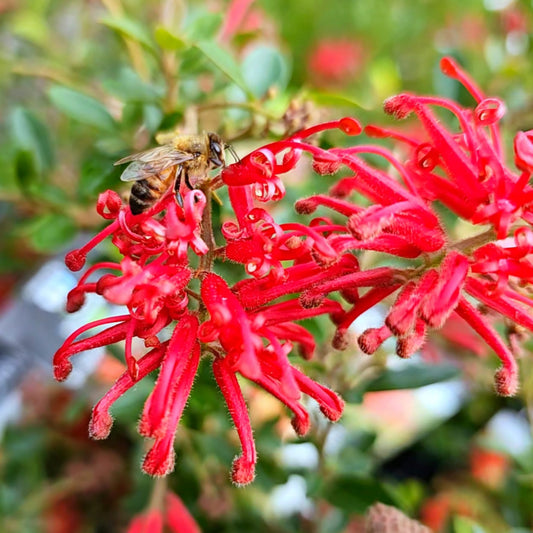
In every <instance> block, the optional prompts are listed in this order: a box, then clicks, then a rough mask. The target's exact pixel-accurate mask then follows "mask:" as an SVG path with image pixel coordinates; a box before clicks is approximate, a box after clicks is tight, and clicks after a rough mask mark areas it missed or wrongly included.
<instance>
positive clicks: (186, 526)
mask: <svg viewBox="0 0 533 533" xmlns="http://www.w3.org/2000/svg"><path fill="white" fill-rule="evenodd" d="M163 531H169V532H172V533H200V531H201V530H200V526H199V525H198V524H197V523H196V521H195V520H194V518H193V517H192V516H191V514H190V513H189V511H188V509H187V507H185V505H184V503H183V502H182V501H181V498H180V497H179V496H177V495H176V494H174V493H173V492H167V493H166V494H164V498H163V499H162V502H161V508H159V507H154V508H151V509H148V510H146V511H145V512H144V513H141V514H138V515H136V516H135V517H134V518H133V520H132V521H131V522H130V523H129V525H128V530H127V533H163Z"/></svg>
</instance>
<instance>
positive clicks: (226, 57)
mask: <svg viewBox="0 0 533 533" xmlns="http://www.w3.org/2000/svg"><path fill="white" fill-rule="evenodd" d="M195 47H196V48H197V49H198V50H200V52H202V54H203V55H204V56H205V57H206V58H207V59H209V61H211V62H212V63H213V64H214V65H215V66H216V67H217V68H218V69H219V70H220V71H221V72H223V73H224V74H225V75H226V76H227V77H228V78H229V79H230V80H231V81H233V83H235V85H237V86H238V87H240V88H241V89H242V90H243V91H244V92H245V93H246V94H247V95H248V96H250V97H252V98H253V93H252V92H251V91H250V89H249V88H248V86H247V85H246V82H245V81H244V78H243V77H242V73H241V69H240V68H239V65H238V64H237V63H236V62H235V60H234V59H233V57H232V56H231V55H230V54H229V53H228V52H226V51H225V50H223V49H222V48H220V47H219V46H218V45H217V44H215V43H213V42H210V41H202V42H199V43H196V44H195Z"/></svg>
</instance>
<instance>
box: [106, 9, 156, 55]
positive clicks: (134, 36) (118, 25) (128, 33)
mask: <svg viewBox="0 0 533 533" xmlns="http://www.w3.org/2000/svg"><path fill="white" fill-rule="evenodd" d="M100 22H101V23H102V24H104V25H105V26H107V27H108V28H111V29H113V30H115V31H116V32H118V33H119V34H120V35H122V36H123V37H127V38H129V39H131V40H133V41H135V42H137V43H139V44H141V45H142V46H144V47H145V48H147V49H148V50H150V52H153V53H156V52H157V49H156V46H155V43H154V41H153V40H152V38H151V37H150V35H149V34H148V32H147V31H146V29H145V28H144V26H142V25H141V24H140V23H139V22H137V21H136V20H133V19H131V18H129V17H126V16H124V15H121V16H118V17H114V16H108V17H104V18H102V19H100Z"/></svg>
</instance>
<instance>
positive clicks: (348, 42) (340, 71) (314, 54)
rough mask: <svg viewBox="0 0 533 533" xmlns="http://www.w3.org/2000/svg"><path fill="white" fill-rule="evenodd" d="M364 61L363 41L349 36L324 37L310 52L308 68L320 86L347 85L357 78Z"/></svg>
mask: <svg viewBox="0 0 533 533" xmlns="http://www.w3.org/2000/svg"><path fill="white" fill-rule="evenodd" d="M363 62H364V48H363V45H362V44H361V43H359V42H358V41H356V40H353V39H348V38H340V39H339V38H328V39H322V40H320V41H318V42H317V43H316V45H315V46H314V47H313V48H312V49H311V51H310V52H309V59H308V63H307V68H308V71H309V74H310V76H311V79H312V80H313V81H314V82H315V83H316V84H317V85H319V86H338V85H346V84H347V83H349V82H350V81H351V80H353V79H354V78H355V76H356V75H357V73H358V72H359V71H360V70H361V67H362V66H363Z"/></svg>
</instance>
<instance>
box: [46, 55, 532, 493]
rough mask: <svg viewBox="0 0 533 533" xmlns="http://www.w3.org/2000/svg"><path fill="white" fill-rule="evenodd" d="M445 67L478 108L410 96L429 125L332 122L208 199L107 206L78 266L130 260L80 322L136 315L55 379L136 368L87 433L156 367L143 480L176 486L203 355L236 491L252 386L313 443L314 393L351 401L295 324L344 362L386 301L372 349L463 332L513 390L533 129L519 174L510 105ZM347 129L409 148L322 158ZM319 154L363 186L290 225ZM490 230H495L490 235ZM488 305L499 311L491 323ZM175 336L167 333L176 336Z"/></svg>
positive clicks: (328, 198)
mask: <svg viewBox="0 0 533 533" xmlns="http://www.w3.org/2000/svg"><path fill="white" fill-rule="evenodd" d="M441 67H442V70H443V71H444V72H445V73H446V74H447V75H449V76H451V77H453V78H455V79H457V80H459V81H460V82H461V83H462V84H463V85H464V86H465V87H466V88H467V89H468V90H469V91H470V93H471V95H472V96H473V98H474V99H475V101H476V102H477V104H476V107H475V108H473V109H471V108H464V107H461V106H460V105H459V104H457V103H455V102H453V101H450V100H447V99H443V98H436V97H422V96H415V95H412V94H401V95H398V96H395V97H392V98H390V99H389V100H387V102H386V103H385V110H386V112H387V113H389V114H392V115H394V116H395V117H397V118H399V119H402V118H405V117H407V116H408V115H414V117H415V118H416V119H417V123H416V128H411V129H407V130H403V131H395V130H393V129H384V128H379V127H377V126H368V127H366V128H365V129H364V130H363V128H362V127H361V125H360V124H359V122H358V121H357V120H355V119H353V118H342V119H340V120H337V121H332V122H327V123H323V124H318V125H315V126H312V127H310V128H307V129H305V130H302V131H300V132H298V133H296V134H294V135H292V136H290V137H289V138H286V139H283V140H280V141H276V142H273V143H270V144H267V145H264V146H262V147H261V148H259V149H257V150H254V151H253V152H251V153H250V154H248V155H247V156H245V157H244V158H243V159H242V160H240V161H239V162H237V163H235V164H232V165H230V166H228V167H226V168H224V169H223V170H222V172H221V174H220V175H219V176H218V177H217V178H215V179H214V180H212V181H211V182H210V183H208V184H206V185H203V186H202V187H203V188H202V190H192V191H189V192H188V193H187V194H186V195H184V197H183V202H182V203H183V205H180V204H178V203H177V202H176V201H175V198H174V197H173V195H172V194H171V193H169V194H167V195H165V196H164V197H163V198H162V199H161V200H160V201H159V202H158V203H157V204H156V205H154V206H153V208H151V209H150V210H149V211H147V212H145V213H142V214H140V215H136V216H134V215H132V214H131V212H130V211H129V208H128V207H127V206H125V205H123V204H122V202H121V200H120V198H119V197H118V195H117V194H116V193H113V192H112V191H107V192H105V193H103V194H102V195H101V196H100V199H99V201H98V205H97V209H98V212H99V213H100V214H101V215H102V216H103V217H104V218H106V219H109V220H110V221H111V222H110V224H109V225H108V226H107V227H106V228H105V229H104V230H103V231H102V232H100V233H99V234H98V235H97V236H96V237H95V238H94V239H92V240H91V241H90V242H89V243H87V245H85V246H84V247H82V248H81V249H78V250H75V251H73V252H70V253H69V254H68V255H67V257H66V263H67V265H68V266H69V267H70V268H71V269H72V270H80V269H81V268H82V267H83V266H84V264H85V260H86V256H87V253H88V252H89V251H90V250H91V249H92V248H93V247H94V246H96V245H97V244H98V243H100V242H101V241H102V240H103V239H105V238H107V237H111V239H112V242H113V244H114V245H115V246H116V248H117V249H118V251H119V252H120V254H121V256H122V260H121V261H120V262H117V263H113V262H103V263H96V264H94V265H92V266H90V267H89V268H88V269H87V270H86V272H85V273H84V275H83V276H82V277H81V278H80V280H79V283H78V285H77V286H76V287H75V288H74V289H73V290H72V291H71V292H70V294H69V296H68V303H67V309H68V310H69V311H71V312H72V311H76V310H77V309H79V307H80V306H81V305H82V304H83V301H84V298H85V295H86V294H87V293H90V292H94V293H97V294H100V295H101V296H102V297H104V298H105V299H106V300H107V301H109V302H111V303H113V304H118V305H121V306H124V309H125V312H124V314H122V315H118V316H113V317H108V318H105V319H102V320H98V321H95V322H92V323H90V324H87V325H86V326H84V327H82V328H80V329H79V330H77V331H75V332H74V333H73V334H72V335H71V336H70V337H69V338H68V339H67V340H66V341H65V343H64V345H63V346H62V347H61V348H60V349H59V351H58V352H57V353H56V355H55V359H54V365H55V375H56V377H57V379H59V380H63V379H65V378H66V377H67V376H68V374H69V372H70V370H71V368H72V367H71V363H70V357H71V356H72V355H74V354H76V353H79V352H81V351H84V350H87V349H91V348H94V347H98V346H104V345H109V344H112V343H116V342H118V341H124V345H125V360H126V363H127V371H125V373H124V374H123V375H122V377H120V378H119V379H118V381H117V382H116V383H115V385H114V386H113V387H112V388H111V389H110V390H109V391H108V393H107V394H106V395H105V396H104V397H103V398H102V399H101V400H100V402H98V404H97V405H96V406H95V408H94V411H93V417H92V421H91V428H90V429H91V434H92V435H93V436H94V437H95V438H104V437H106V436H107V435H108V433H109V431H110V428H111V425H112V418H111V416H110V414H109V408H110V406H111V404H112V403H113V402H114V401H115V400H116V399H117V398H118V397H119V396H120V395H121V394H123V393H124V392H125V391H126V390H128V389H129V388H131V387H132V386H133V385H134V384H135V383H136V382H138V381H139V380H141V379H143V378H144V377H145V376H147V375H148V374H149V373H151V372H153V371H154V370H156V369H159V374H158V378H157V381H156V383H155V386H154V389H153V391H152V393H151V394H150V396H149V397H148V399H147V401H146V404H145V406H144V410H143V413H142V416H141V420H140V423H139V431H140V433H141V434H142V435H144V436H146V437H149V438H152V439H154V443H153V445H152V447H151V449H150V450H149V452H148V453H147V455H146V457H145V460H144V465H143V468H144V470H145V471H146V472H148V473H150V474H154V475H164V474H166V473H168V472H169V471H170V470H171V469H172V467H173V461H174V451H173V441H174V435H175V432H176V428H177V426H178V423H179V420H180V417H181V414H182V411H183V409H184V407H185V404H186V401H187V398H188V395H189V393H190V390H191V388H192V386H193V381H194V377H195V374H196V371H197V368H198V365H199V362H200V359H202V358H206V359H209V360H210V362H211V365H212V369H213V373H214V376H215V379H216V382H217V384H218V386H219V388H220V390H221V392H222V395H223V396H224V398H225V401H226V403H227V406H228V410H229V413H230V415H231V417H232V419H233V422H234V423H235V426H236V429H237V432H238V435H239V438H240V441H241V444H242V454H241V455H240V456H239V457H238V458H237V459H236V460H235V462H234V464H233V471H232V478H233V480H234V482H235V483H237V484H246V483H248V482H250V481H251V480H252V479H253V477H254V466H255V462H256V452H255V446H254V441H253V436H252V428H251V425H250V420H249V416H248V411H247V407H246V403H245V399H244V396H243V392H242V390H241V387H240V384H239V382H238V379H237V376H238V375H241V376H243V377H244V378H246V379H247V380H249V381H251V382H253V383H256V384H257V385H259V386H260V387H262V388H264V389H265V390H266V391H268V392H269V393H270V394H272V395H274V396H275V397H276V398H278V399H279V400H280V401H281V402H283V403H284V404H285V405H286V406H287V407H288V408H289V409H290V410H291V411H292V413H293V426H294V428H295V430H296V432H297V433H298V434H299V435H303V434H305V433H306V431H308V429H309V414H308V412H307V410H306V409H305V406H304V404H303V403H302V395H303V394H304V395H307V396H310V397H311V398H313V399H314V400H316V402H317V403H318V405H319V406H320V409H321V411H322V412H323V414H324V415H325V416H326V417H327V418H328V419H330V420H332V421H335V420H337V419H338V418H339V417H340V416H341V413H342V410H343V403H342V400H341V399H340V398H339V397H338V396H337V395H336V394H335V393H334V392H332V391H331V390H329V389H328V388H326V387H324V386H322V385H320V384H318V383H316V382H315V381H313V380H312V379H310V378H309V377H308V376H306V375H305V374H304V373H303V372H302V371H300V370H299V369H298V368H297V367H296V366H294V364H292V362H291V360H290V359H289V357H288V356H289V354H290V353H291V352H292V351H293V348H297V351H298V352H299V354H300V355H301V356H302V357H303V358H304V359H309V358H311V357H312V356H313V353H314V350H315V341H314V338H313V336H312V335H311V333H310V332H309V331H308V330H307V329H305V328H304V327H303V326H302V325H301V324H299V323H298V322H299V321H301V320H303V319H307V318H312V317H317V316H319V315H328V316H329V317H330V319H331V321H332V323H333V324H334V325H335V328H336V332H335V334H334V336H333V339H332V342H333V346H334V347H335V348H337V349H343V348H345V347H346V346H347V345H348V343H349V340H350V336H351V334H352V333H351V330H350V326H351V325H352V323H353V322H354V320H355V319H356V318H357V317H359V316H360V315H361V314H362V313H363V312H365V311H367V310H368V309H370V308H371V307H373V306H375V305H376V304H378V303H380V302H386V301H388V300H389V298H395V300H394V299H393V300H391V301H393V303H392V304H389V305H388V306H387V307H388V309H389V310H388V313H387V315H386V317H385V319H384V322H383V325H382V326H381V327H379V328H370V329H367V330H366V331H364V332H363V333H362V334H361V335H360V336H359V338H358V343H359V346H360V348H361V349H362V351H363V352H365V353H369V354H371V353H373V352H375V351H376V350H377V349H378V348H379V346H380V345H381V344H382V343H383V342H384V341H385V340H386V339H388V338H390V337H395V338H396V351H397V353H398V355H399V356H401V357H409V356H411V355H412V354H413V353H415V352H416V351H417V350H419V349H420V348H421V347H422V346H423V344H424V342H425V340H426V335H427V332H428V331H429V330H440V329H441V328H443V327H444V326H445V325H446V324H447V323H448V322H451V321H457V320H459V321H463V322H464V323H465V324H467V325H468V326H470V328H472V330H474V331H475V332H476V333H477V334H479V336H480V337H481V338H482V339H484V341H485V342H486V343H487V345H488V346H489V347H490V348H491V349H492V350H493V351H494V353H495V354H496V356H497V357H498V358H499V359H500V360H501V366H500V368H499V369H498V370H497V372H496V380H495V381H496V389H497V392H498V393H500V394H502V395H512V394H514V393H515V392H516V390H517V387H518V371H517V362H516V358H515V356H516V352H517V351H518V346H517V343H516V342H512V340H511V339H505V338H504V337H502V336H501V335H500V334H499V333H498V332H497V330H496V328H495V325H494V321H495V320H497V319H506V320H508V321H511V322H513V323H515V324H517V325H519V326H523V327H524V328H526V329H529V330H533V320H532V318H531V317H530V314H529V307H530V306H531V300H530V298H529V296H528V293H527V287H528V285H529V282H530V280H531V277H532V276H533V263H532V261H531V257H532V256H531V252H532V251H533V232H532V230H531V227H530V224H531V222H533V212H532V207H533V188H532V187H530V185H529V178H530V175H531V172H532V171H533V133H531V132H528V133H524V132H520V133H518V134H517V135H516V138H515V143H514V155H515V165H516V167H517V168H518V172H516V171H513V170H511V169H509V168H508V167H507V166H506V165H505V162H504V157H503V153H502V146H501V139H500V133H499V129H498V122H499V120H500V119H501V117H502V116H503V114H504V111H505V108H504V104H503V103H502V102H501V101H499V100H497V99H495V98H486V97H484V95H483V94H482V93H481V91H480V90H479V88H477V87H476V86H475V84H474V83H473V82H472V81H471V80H470V79H469V78H468V76H467V75H466V74H465V73H464V72H463V71H462V70H461V69H460V68H459V67H458V66H457V65H456V64H455V63H454V62H453V61H452V60H450V59H447V58H445V59H443V60H442V62H441ZM435 109H438V110H439V111H444V112H447V113H449V114H450V115H452V116H453V118H454V119H455V121H456V123H457V124H458V125H459V128H458V130H457V131H454V130H453V129H452V128H448V127H446V126H445V125H444V123H443V122H441V120H439V119H437V117H436V116H435V114H434V112H435ZM332 129H337V130H340V131H341V132H343V133H345V134H346V135H348V136H360V135H361V134H362V133H363V132H364V133H365V134H366V138H367V139H368V138H372V137H374V138H375V137H378V138H382V139H385V141H384V142H389V143H391V144H393V145H394V150H391V149H390V148H386V147H383V146H381V145H377V144H370V143H368V142H366V141H363V142H360V143H358V144H355V145H353V146H341V147H333V148H328V149H324V148H320V147H319V146H317V144H316V142H314V141H312V140H310V139H309V137H310V136H312V135H314V134H317V133H319V132H323V131H325V130H332ZM410 131H412V132H414V133H409V132H410ZM362 137H363V136H362V135H361V137H360V138H362ZM304 154H307V156H308V157H310V158H311V162H312V168H313V170H314V172H315V173H316V174H318V175H320V176H322V175H326V174H335V173H336V172H337V171H338V170H339V169H341V168H343V169H348V171H349V175H348V176H346V172H344V173H343V177H342V178H340V179H338V180H337V181H336V182H335V183H334V185H333V186H332V187H331V188H330V190H329V193H328V194H320V195H315V196H312V197H309V198H305V199H301V200H299V201H298V202H297V203H296V210H297V212H298V213H300V214H302V215H311V214H312V213H314V212H315V211H316V210H317V209H320V212H321V215H322V216H319V217H318V216H317V217H315V218H311V217H308V220H307V222H306V223H301V222H283V223H278V222H277V221H276V219H275V217H274V215H272V214H271V213H272V211H268V210H267V208H266V207H267V206H266V204H267V203H268V204H270V205H271V204H272V203H273V202H277V201H279V200H281V199H282V198H283V197H284V195H285V188H284V185H283V181H282V176H283V175H284V174H286V173H287V172H290V171H291V170H293V169H294V168H295V167H296V166H297V165H299V164H300V162H301V161H302V159H303V157H302V156H303V155H304ZM365 154H372V156H373V157H372V160H373V161H375V160H376V156H377V158H381V159H382V160H383V161H384V163H386V165H387V166H388V168H389V170H388V171H385V170H383V168H384V166H383V165H374V164H372V163H370V162H369V159H368V158H365ZM398 154H400V155H398ZM219 186H226V187H227V189H228V193H229V199H230V203H231V209H232V212H233V218H232V219H231V220H229V221H226V222H225V223H224V224H223V225H222V227H221V228H220V232H221V236H219V237H218V239H219V240H222V239H223V241H224V242H219V243H216V239H215V236H214V234H213V231H212V220H211V211H210V195H211V189H212V188H214V187H219ZM437 202H438V203H439V204H441V205H444V206H445V207H446V208H447V209H448V210H449V211H450V212H452V213H454V214H455V215H456V216H457V217H459V218H461V219H463V220H464V221H467V222H468V223H470V225H471V227H472V228H473V229H474V234H473V236H471V237H469V238H466V239H463V240H457V239H455V240H454V239H453V238H452V231H453V229H447V228H446V227H445V226H444V225H443V223H442V222H441V220H440V219H439V217H438V216H437V213H436V211H435V204H436V203H437ZM327 215H329V216H327ZM300 218H301V217H300ZM476 226H482V229H480V230H479V231H477V232H476V231H475V228H476ZM365 250H366V251H372V252H374V255H376V256H379V258H380V266H378V267H375V268H366V269H362V268H361V267H360V264H359V261H358V259H357V256H358V254H359V253H360V252H361V251H365ZM391 256H396V257H398V258H401V260H402V261H401V263H400V262H398V261H397V260H394V264H395V265H398V264H404V265H407V266H404V267H403V268H400V267H399V266H394V267H393V266H383V265H386V261H387V257H391ZM227 261H231V262H233V263H236V264H237V265H240V267H241V272H242V276H241V279H240V281H238V282H237V283H234V284H229V283H228V282H227V281H226V280H225V279H224V278H223V277H221V276H220V275H219V274H217V273H216V271H217V268H218V267H219V265H220V264H221V263H223V262H227ZM236 268H237V269H238V267H236ZM95 277H97V278H98V279H96V281H91V280H92V279H94V278H95ZM487 308H490V309H492V310H493V311H494V313H492V314H491V315H487V313H486V312H485V311H484V310H486V309H487ZM169 325H172V327H173V330H172V333H171V335H170V337H169V336H168V335H164V332H163V330H165V331H167V330H168V328H167V326H169ZM101 326H105V327H104V329H101V328H99V331H98V332H97V333H92V335H89V336H87V335H85V336H84V337H83V338H81V339H78V337H79V336H80V335H82V334H85V333H86V332H87V331H89V330H91V329H93V328H96V327H101ZM134 337H136V338H139V339H142V340H144V344H145V347H146V350H145V353H143V354H142V355H139V354H134V353H133V351H134V350H133V349H132V341H133V338H134Z"/></svg>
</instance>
